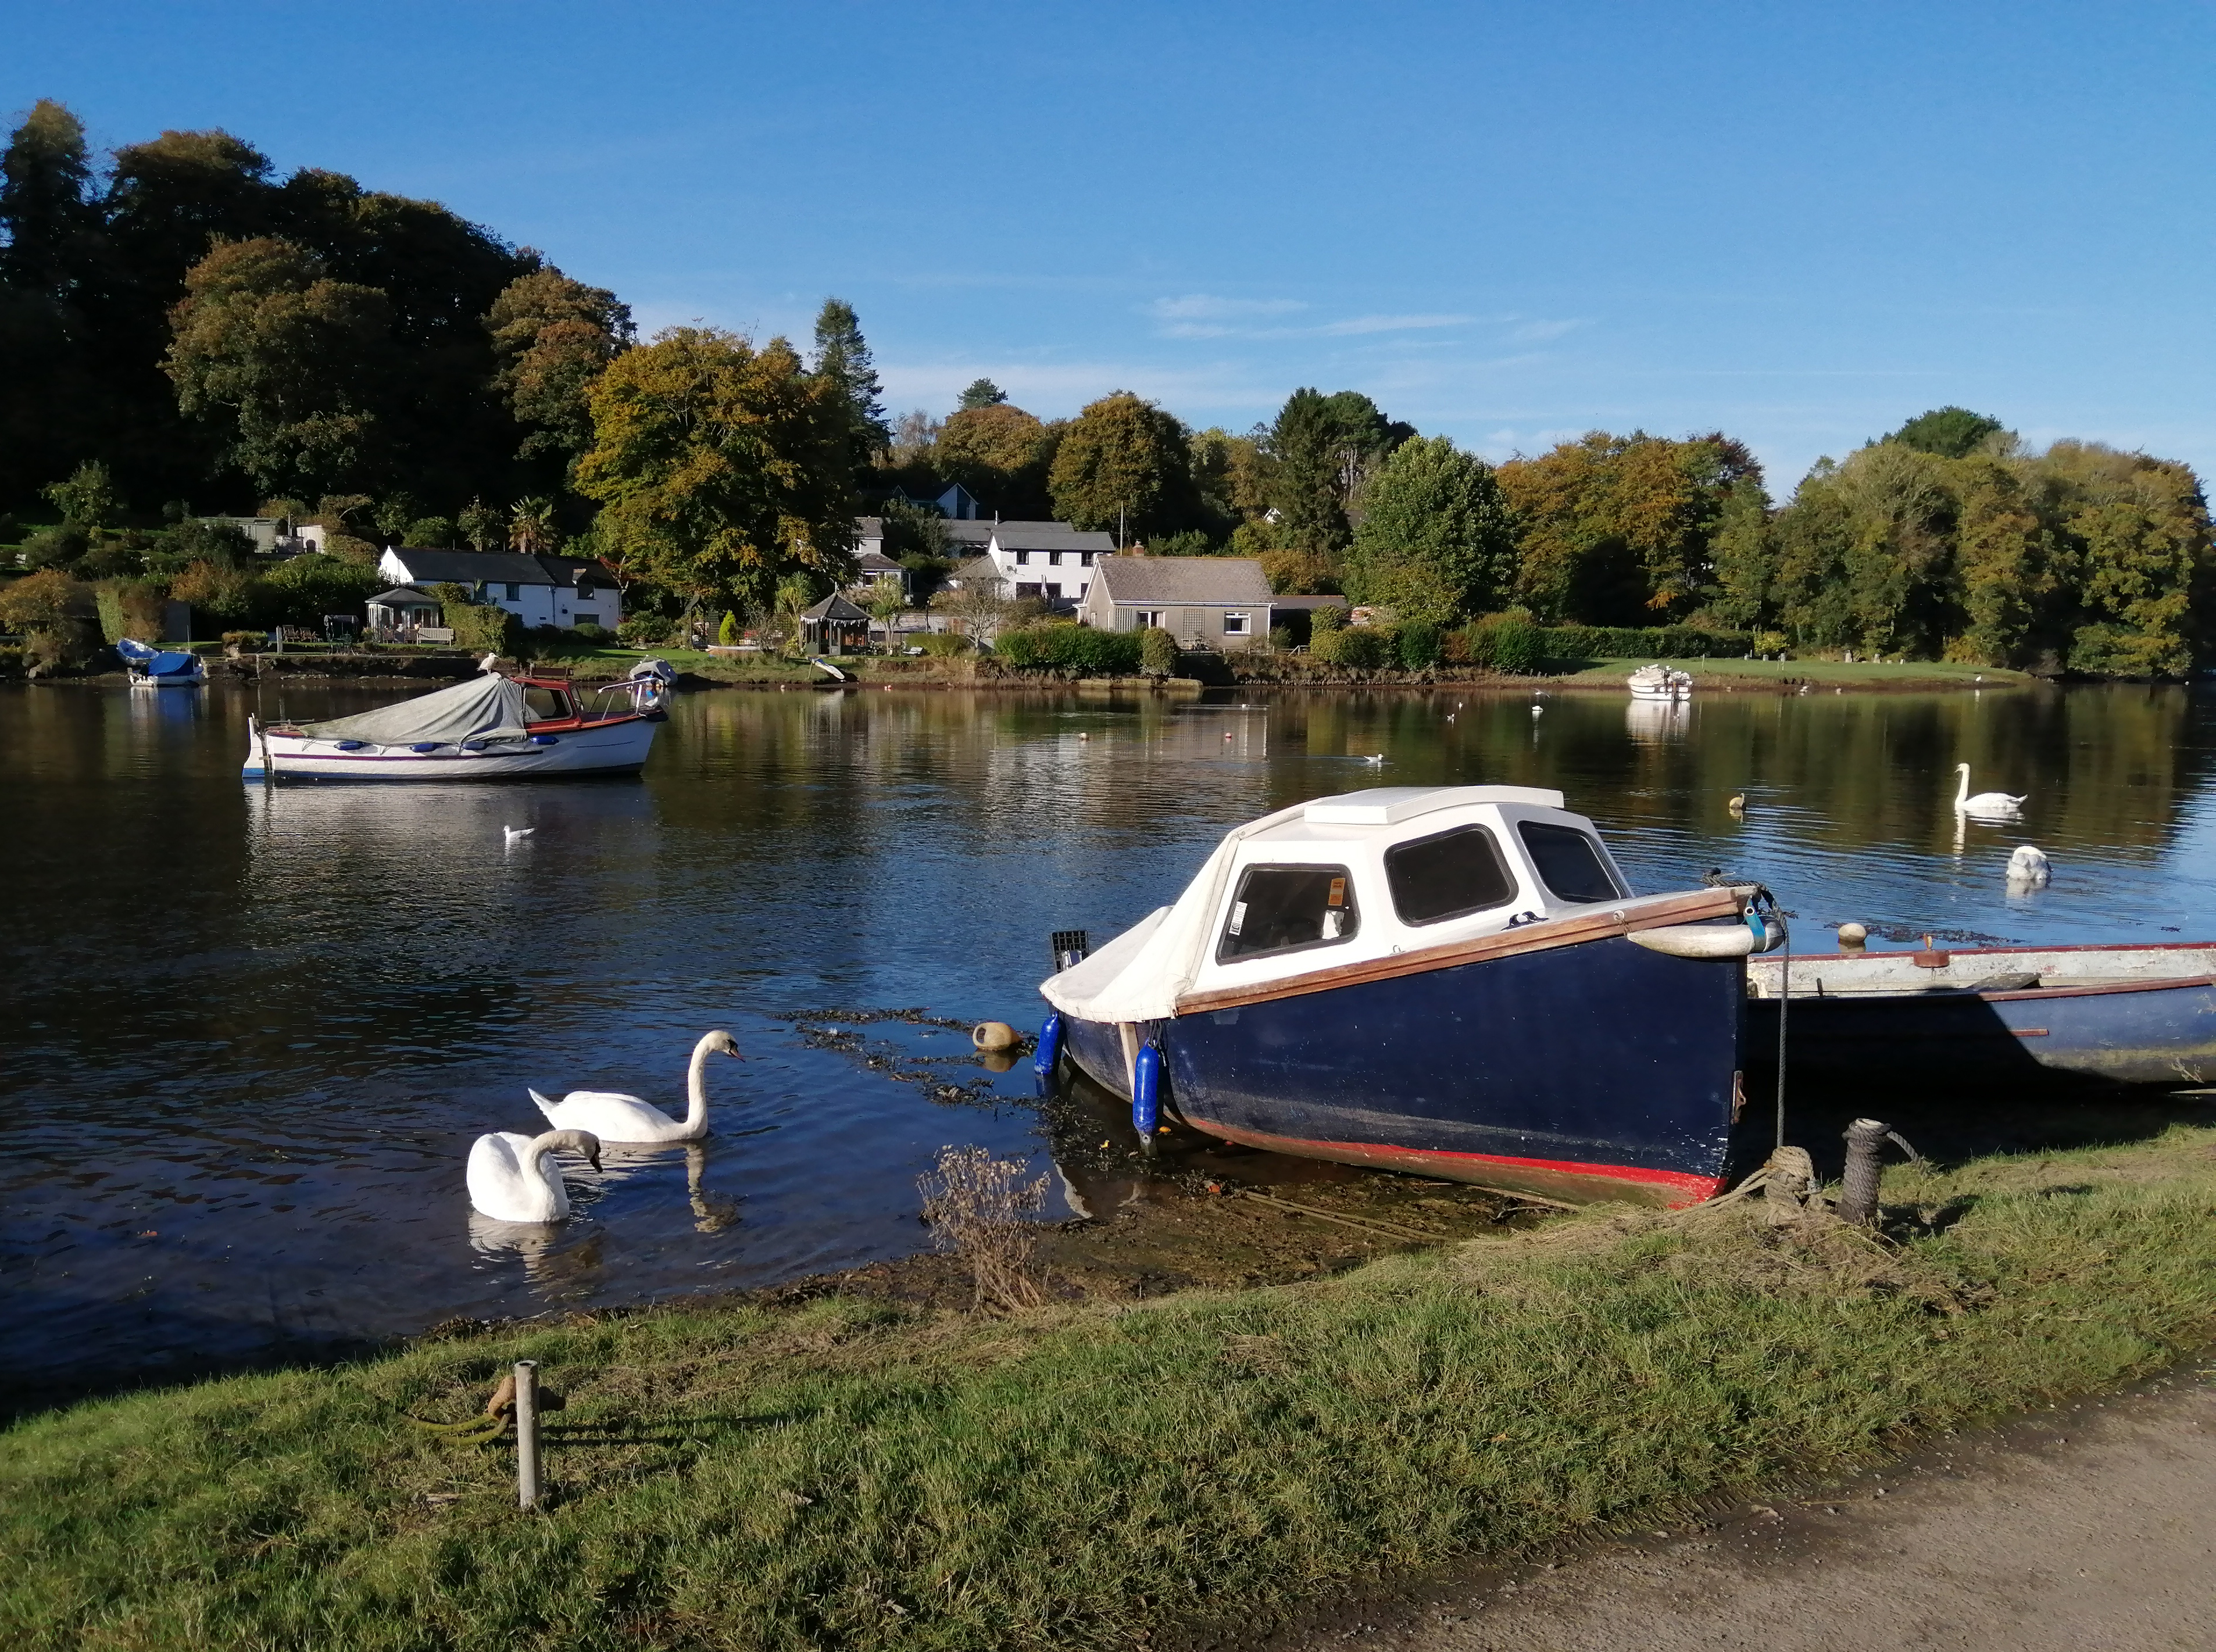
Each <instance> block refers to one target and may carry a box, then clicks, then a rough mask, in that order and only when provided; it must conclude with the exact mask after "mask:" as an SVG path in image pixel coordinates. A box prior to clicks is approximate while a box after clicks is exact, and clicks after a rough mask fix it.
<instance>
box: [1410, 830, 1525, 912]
mask: <svg viewBox="0 0 2216 1652" xmlns="http://www.w3.org/2000/svg"><path fill="white" fill-rule="evenodd" d="M1385 887H1387V888H1388V889H1390V890H1391V891H1392V892H1393V910H1394V912H1398V913H1399V914H1400V921H1401V922H1402V923H1403V924H1409V925H1411V926H1413V925H1416V924H1443V923H1445V922H1446V921H1447V919H1449V918H1467V917H1468V916H1469V914H1470V913H1472V912H1483V911H1485V910H1486V909H1487V907H1489V906H1505V905H1506V904H1507V903H1508V902H1510V901H1511V900H1515V899H1516V880H1515V878H1514V877H1512V876H1511V875H1510V874H1509V870H1508V866H1507V863H1506V862H1505V861H1503V860H1502V859H1501V858H1500V845H1499V844H1498V843H1496V842H1495V841H1493V833H1492V832H1490V831H1488V830H1487V828H1485V827H1484V826H1456V828H1455V829H1454V830H1453V831H1452V832H1439V833H1438V834H1437V835H1436V836H1434V837H1430V838H1417V839H1416V840H1415V841H1414V842H1413V843H1405V844H1394V845H1393V847H1392V848H1390V849H1388V850H1387V851H1385Z"/></svg>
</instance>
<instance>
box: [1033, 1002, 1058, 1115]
mask: <svg viewBox="0 0 2216 1652" xmlns="http://www.w3.org/2000/svg"><path fill="white" fill-rule="evenodd" d="M1061 1055H1062V1016H1061V1015H1060V1014H1059V1013H1056V1014H1054V1015H1050V1016H1048V1017H1047V1018H1046V1020H1045V1021H1044V1022H1043V1023H1041V1024H1040V1027H1039V1030H1038V1052H1037V1055H1036V1056H1035V1057H1034V1058H1033V1059H1032V1061H1031V1077H1032V1078H1033V1079H1035V1080H1036V1081H1037V1084H1038V1093H1039V1094H1040V1095H1042V1096H1044V1095H1047V1094H1048V1093H1049V1092H1050V1091H1051V1090H1053V1089H1054V1064H1055V1062H1056V1060H1058V1059H1060V1058H1061Z"/></svg>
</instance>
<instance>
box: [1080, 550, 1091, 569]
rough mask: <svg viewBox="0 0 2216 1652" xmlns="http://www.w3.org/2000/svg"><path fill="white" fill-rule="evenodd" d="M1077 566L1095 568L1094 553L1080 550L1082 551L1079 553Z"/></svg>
mask: <svg viewBox="0 0 2216 1652" xmlns="http://www.w3.org/2000/svg"><path fill="white" fill-rule="evenodd" d="M1077 565H1078V566H1079V567H1080V568H1090V567H1092V566H1093V553H1092V552H1091V551H1089V550H1080V551H1079V552H1078V553H1077Z"/></svg>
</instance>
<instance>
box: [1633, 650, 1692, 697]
mask: <svg viewBox="0 0 2216 1652" xmlns="http://www.w3.org/2000/svg"><path fill="white" fill-rule="evenodd" d="M1628 681H1629V683H1630V685H1631V697H1632V698H1633V699H1634V700H1690V699H1691V698H1692V697H1693V676H1692V673H1691V672H1684V671H1672V670H1671V669H1670V667H1669V666H1665V665H1663V664H1662V663H1661V662H1660V661H1659V660H1658V661H1656V662H1655V663H1654V664H1653V665H1651V666H1640V668H1639V669H1638V670H1637V671H1634V672H1632V673H1631V676H1630V678H1629V679H1628Z"/></svg>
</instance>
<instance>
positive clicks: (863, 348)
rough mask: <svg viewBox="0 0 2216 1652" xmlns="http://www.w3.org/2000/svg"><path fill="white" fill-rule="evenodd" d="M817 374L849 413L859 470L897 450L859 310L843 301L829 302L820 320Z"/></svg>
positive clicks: (851, 443) (819, 314)
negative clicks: (886, 419) (885, 453)
mask: <svg viewBox="0 0 2216 1652" xmlns="http://www.w3.org/2000/svg"><path fill="white" fill-rule="evenodd" d="M813 372H815V374H816V377H817V378H821V379H822V380H824V381H825V382H826V383H827V384H829V385H831V386H832V388H833V389H834V390H835V391H836V392H837V395H838V398H839V402H840V405H841V406H842V407H844V408H845V409H846V439H847V442H848V445H849V446H850V448H851V449H852V451H853V462H854V467H855V469H856V470H857V471H861V470H866V469H867V468H868V466H869V464H870V461H871V459H872V458H874V457H876V456H877V454H879V453H882V452H883V451H885V449H887V448H888V447H889V446H891V445H892V440H893V433H892V427H891V426H890V425H889V424H888V423H886V421H885V409H884V404H883V402H882V401H881V400H880V399H879V398H880V397H882V396H883V395H884V386H883V385H882V384H878V382H877V367H876V365H875V364H874V363H873V362H872V361H871V359H870V347H869V345H868V344H867V343H866V342H865V341H864V339H863V337H862V324H861V322H859V320H858V319H857V318H856V317H855V315H854V306H853V305H852V304H848V303H847V302H846V300H845V299H844V298H826V299H825V300H824V301H823V308H822V310H819V311H817V312H816V361H815V365H814V367H813Z"/></svg>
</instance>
